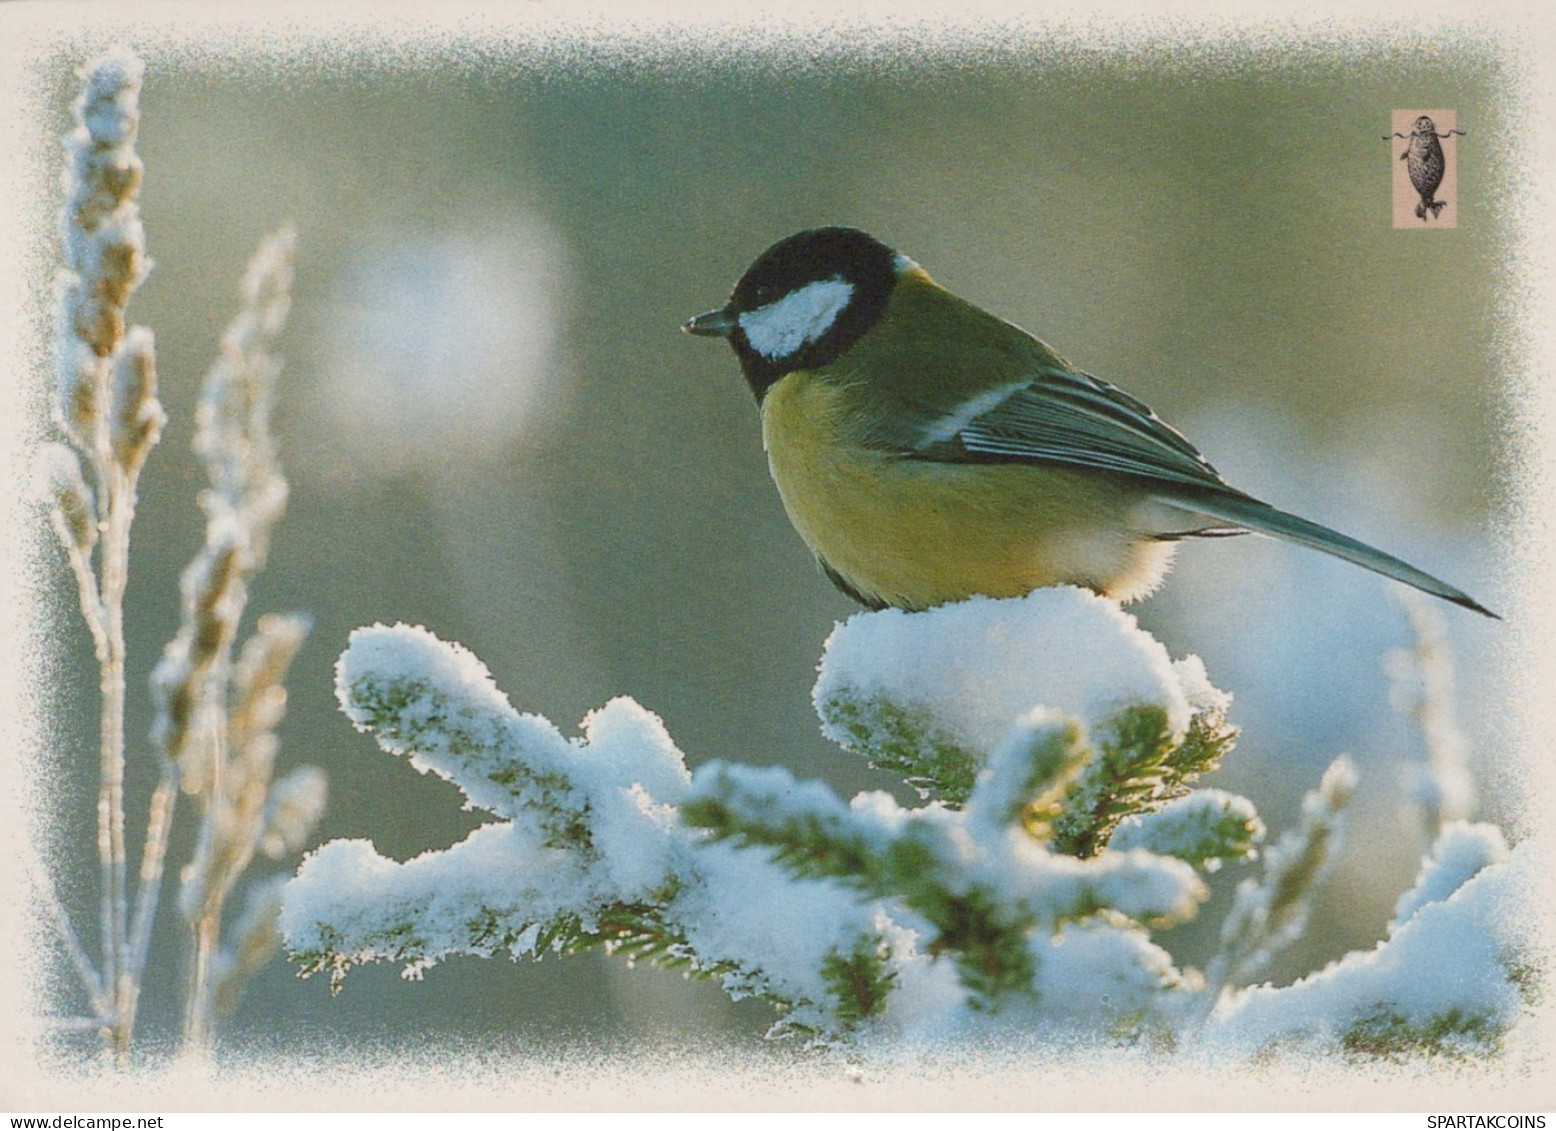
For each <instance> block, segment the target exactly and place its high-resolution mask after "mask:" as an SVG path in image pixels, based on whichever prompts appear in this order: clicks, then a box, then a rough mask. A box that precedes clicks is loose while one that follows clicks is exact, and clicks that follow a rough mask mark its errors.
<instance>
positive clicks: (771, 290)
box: [681, 227, 909, 400]
mask: <svg viewBox="0 0 1556 1131" xmlns="http://www.w3.org/2000/svg"><path fill="white" fill-rule="evenodd" d="M908 262H909V261H907V260H904V259H903V258H902V257H901V256H899V255H897V253H896V252H894V251H892V249H891V248H889V247H887V246H886V245H885V244H883V243H881V242H880V241H879V240H877V239H875V238H874V237H872V236H870V235H867V234H866V233H864V232H861V231H860V230H859V229H857V228H842V227H830V228H812V229H810V230H808V231H804V232H800V233H798V234H797V235H792V236H790V237H788V238H787V239H783V240H779V241H778V242H777V243H775V244H773V246H772V247H770V248H768V249H767V250H766V251H764V252H763V253H762V254H761V255H759V256H758V257H757V259H756V262H754V263H753V264H751V266H750V267H749V268H747V269H746V273H745V274H744V275H742V276H741V277H740V281H739V282H738V283H736V284H735V290H734V292H733V293H732V294H731V295H730V299H729V301H728V302H727V303H725V304H724V305H723V306H722V307H720V308H719V309H717V310H710V311H708V313H706V314H699V315H698V316H697V317H695V318H693V319H691V320H689V321H688V322H686V323H685V324H684V325H683V326H682V327H681V329H683V330H685V331H686V332H687V333H688V334H699V335H704V336H711V337H721V338H728V339H729V343H730V345H731V346H733V347H734V350H735V354H736V356H737V357H738V358H739V359H740V368H741V371H742V372H743V373H744V374H745V378H746V380H747V382H749V383H750V385H751V389H752V391H753V392H755V393H756V396H757V399H758V400H761V398H762V396H763V395H764V394H765V393H766V392H767V390H768V389H769V388H770V387H771V386H772V385H773V384H774V383H776V382H777V381H778V379H779V378H781V377H782V376H783V375H784V374H786V373H792V372H793V371H794V370H796V369H814V368H817V367H819V366H823V365H826V364H827V363H829V362H831V361H833V360H834V359H836V358H837V357H838V356H839V355H840V354H841V353H842V352H843V351H844V350H846V349H847V348H848V347H849V346H851V345H853V344H854V342H856V341H858V340H859V338H860V336H861V335H863V334H864V332H865V331H866V330H868V329H869V328H870V327H871V326H872V325H874V323H875V321H876V320H877V319H878V318H880V316H881V314H882V313H883V312H884V311H885V309H886V302H887V300H888V299H889V298H890V297H891V292H892V288H893V287H894V286H895V285H896V281H897V273H898V271H899V270H901V269H902V268H903V265H904V264H908Z"/></svg>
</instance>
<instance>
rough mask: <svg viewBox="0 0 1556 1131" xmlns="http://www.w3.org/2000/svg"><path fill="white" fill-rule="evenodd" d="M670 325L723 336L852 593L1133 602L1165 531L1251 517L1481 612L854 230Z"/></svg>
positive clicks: (800, 510)
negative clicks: (1268, 498) (1272, 501)
mask: <svg viewBox="0 0 1556 1131" xmlns="http://www.w3.org/2000/svg"><path fill="white" fill-rule="evenodd" d="M682 329H683V330H685V331H686V332H687V333H690V334H696V335H702V336H716V337H722V338H725V339H727V340H728V341H729V343H730V345H731V346H733V347H734V351H735V355H736V357H737V358H738V359H739V363H740V367H741V370H742V373H743V374H744V376H745V379H746V382H747V383H748V384H749V386H750V388H751V390H752V392H753V393H755V394H756V399H757V403H758V404H759V406H760V409H761V415H762V437H763V444H764V446H765V448H766V450H767V458H768V465H769V468H770V470H771V472H772V476H773V479H774V481H775V482H776V484H777V487H778V493H779V495H780V496H781V498H782V500H783V505H784V508H785V510H786V511H787V513H788V516H789V519H790V521H791V522H792V523H793V524H794V527H795V529H796V530H797V531H798V533H799V535H800V537H801V538H802V539H803V540H804V541H805V543H806V545H807V546H808V547H809V548H810V549H811V551H812V552H813V553H814V554H815V556H816V558H817V560H818V562H819V563H820V565H821V567H822V569H823V570H824V571H825V572H826V575H827V576H828V577H829V578H830V579H831V580H832V581H833V583H834V584H836V585H837V587H838V588H839V589H841V590H842V591H843V592H844V593H846V594H848V595H849V596H850V597H853V598H854V599H856V600H858V601H859V602H861V603H862V604H864V605H866V606H869V607H871V608H883V607H887V606H894V607H897V608H903V609H910V610H911V609H924V608H929V607H932V606H935V605H939V604H944V603H946V602H950V601H959V600H963V599H966V598H968V597H972V596H975V595H982V596H988V597H1016V596H1021V595H1023V594H1025V593H1028V592H1030V591H1031V590H1033V589H1036V588H1038V587H1040V586H1046V585H1061V584H1070V585H1077V586H1083V587H1085V588H1089V589H1092V590H1094V591H1096V592H1098V593H1102V594H1105V595H1108V596H1111V597H1113V598H1115V599H1117V600H1119V601H1131V600H1135V599H1137V598H1139V597H1143V596H1145V595H1147V594H1149V593H1151V592H1152V591H1154V590H1155V589H1156V587H1157V586H1158V585H1159V584H1160V582H1161V580H1162V577H1163V575H1164V574H1165V572H1166V570H1167V567H1168V565H1169V564H1170V561H1171V558H1172V555H1173V553H1174V551H1175V548H1176V544H1177V543H1178V542H1179V541H1180V540H1182V539H1185V538H1209V537H1217V536H1223V535H1229V534H1241V533H1246V532H1248V531H1256V532H1259V533H1263V534H1268V535H1273V536H1275V537H1277V538H1283V539H1286V540H1288V541H1291V542H1296V543H1298V544H1301V545H1304V546H1309V547H1312V548H1314V549H1318V550H1323V551H1324V552H1326V553H1329V554H1333V555H1335V556H1336V557H1339V558H1343V559H1344V560H1346V561H1349V562H1354V563H1356V564H1357V565H1361V566H1365V567H1366V568H1368V569H1371V570H1375V571H1377V572H1378V573H1381V574H1383V575H1385V576H1387V577H1392V578H1394V579H1396V580H1398V581H1402V582H1404V583H1405V584H1407V585H1412V586H1414V587H1415V588H1417V589H1420V590H1422V591H1424V592H1426V593H1430V594H1433V595H1434V596H1437V597H1441V598H1443V599H1444V600H1446V601H1451V602H1453V603H1454V604H1457V605H1462V606H1463V607H1465V608H1467V609H1473V610H1474V611H1475V612H1478V613H1483V614H1485V615H1486V616H1493V617H1494V616H1495V615H1496V614H1495V613H1492V612H1491V611H1490V610H1488V609H1486V608H1485V607H1484V606H1482V605H1481V604H1480V603H1479V602H1477V601H1475V600H1474V599H1473V598H1471V597H1470V596H1469V595H1468V594H1466V593H1464V592H1462V591H1461V590H1459V589H1456V588H1454V587H1453V586H1451V585H1449V584H1447V583H1446V582H1443V581H1440V580H1438V579H1437V578H1435V577H1433V576H1431V575H1430V574H1427V573H1424V572H1422V571H1421V570H1419V569H1416V568H1415V567H1414V566H1411V565H1408V564H1406V563H1405V562H1403V561H1401V560H1399V559H1398V558H1395V557H1392V556H1391V555H1389V554H1386V553H1383V552H1382V551H1381V550H1377V549H1374V548H1373V547H1371V546H1368V545H1366V544H1365V543H1362V542H1358V541H1357V540H1355V539H1354V538H1349V537H1347V536H1346V535H1344V534H1340V533H1337V532H1336V531H1333V530H1330V529H1328V528H1326V527H1323V526H1320V525H1318V524H1317V523H1313V522H1309V521H1307V520H1306V519H1303V518H1298V517H1297V516H1296V515H1292V514H1288V513H1286V512H1284V511H1281V510H1277V509H1276V508H1274V507H1272V506H1269V505H1268V504H1266V503H1263V502H1260V501H1259V500H1258V499H1256V498H1254V497H1253V496H1251V495H1247V494H1244V493H1243V492H1241V491H1239V490H1237V489H1236V488H1234V487H1232V486H1230V485H1229V484H1228V483H1227V482H1226V481H1225V480H1224V479H1222V477H1221V475H1220V474H1219V473H1218V472H1217V471H1216V470H1215V468H1213V467H1212V466H1211V465H1210V464H1209V463H1208V462H1207V461H1206V460H1205V458H1204V457H1203V456H1202V455H1200V453H1199V452H1198V451H1197V450H1196V449H1195V448H1194V446H1193V445H1192V444H1190V443H1189V441H1188V440H1186V439H1185V438H1184V437H1183V436H1182V435H1181V434H1180V433H1179V432H1178V431H1177V430H1176V429H1174V428H1171V427H1169V426H1168V425H1167V424H1166V423H1164V422H1163V421H1162V420H1161V419H1160V418H1159V417H1158V416H1157V415H1156V414H1155V413H1154V412H1152V411H1151V410H1150V409H1149V408H1147V407H1146V406H1145V405H1144V404H1142V403H1141V402H1140V401H1138V400H1136V399H1135V398H1134V397H1132V396H1130V395H1129V394H1128V393H1125V392H1124V391H1123V390H1121V389H1118V388H1116V387H1115V386H1113V385H1110V384H1108V383H1107V382H1106V381H1101V380H1098V379H1097V378H1095V377H1092V376H1090V375H1089V374H1087V373H1084V372H1082V371H1081V370H1079V369H1077V368H1075V367H1074V366H1072V365H1070V364H1069V363H1068V362H1066V361H1065V360H1064V359H1062V358H1061V357H1059V355H1058V354H1056V353H1054V351H1053V350H1051V349H1050V348H1049V347H1048V346H1047V345H1046V344H1044V343H1043V342H1041V341H1039V340H1038V339H1037V338H1036V337H1034V336H1033V335H1031V334H1029V333H1027V332H1026V331H1025V330H1023V329H1021V328H1020V327H1018V326H1014V325H1012V324H1011V323H1009V322H1006V321H1004V320H1003V319H1000V318H997V317H995V316H994V315H992V314H990V313H988V312H986V311H984V310H982V309H980V308H979V307H977V306H974V305H973V304H972V303H969V302H967V301H965V300H963V299H961V298H958V297H957V296H956V295H954V294H952V293H951V292H950V291H947V290H945V289H944V288H943V287H941V286H939V285H938V284H937V283H935V282H934V281H933V280H932V279H931V278H930V276H929V275H928V273H926V272H925V271H924V269H923V268H922V267H920V266H919V265H918V264H917V263H915V262H914V261H913V260H911V259H909V258H908V257H907V256H905V255H899V254H898V253H896V252H895V251H893V250H892V249H891V248H889V247H887V246H886V245H885V244H883V243H881V242H880V241H878V240H876V239H874V238H873V237H871V236H869V235H867V234H866V233H864V232H862V231H859V230H858V229H856V228H845V227H825V228H815V229H812V230H809V231H804V232H800V233H798V234H797V235H793V236H790V237H788V238H787V239H784V240H780V241H779V242H778V243H776V244H774V245H773V246H772V247H770V248H768V249H767V250H766V251H765V252H763V253H762V254H761V255H760V256H759V257H758V258H757V259H756V261H755V262H754V263H753V264H752V265H751V267H750V268H749V269H748V270H747V271H746V273H745V274H744V275H743V276H742V277H741V279H740V281H739V282H738V283H737V284H736V285H735V289H734V292H733V294H732V295H731V297H730V299H729V301H728V302H727V303H726V304H725V305H724V306H722V307H720V308H719V309H717V310H711V311H709V312H707V313H706V314H700V315H698V316H696V317H695V318H692V319H690V320H689V321H687V322H686V323H685V324H684V325H683V326H682Z"/></svg>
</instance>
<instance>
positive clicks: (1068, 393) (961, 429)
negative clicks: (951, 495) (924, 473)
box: [904, 367, 1232, 491]
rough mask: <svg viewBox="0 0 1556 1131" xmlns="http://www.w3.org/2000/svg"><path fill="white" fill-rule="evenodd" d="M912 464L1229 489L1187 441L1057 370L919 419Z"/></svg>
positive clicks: (1133, 406) (1145, 413) (1098, 387)
mask: <svg viewBox="0 0 1556 1131" xmlns="http://www.w3.org/2000/svg"><path fill="white" fill-rule="evenodd" d="M915 440H916V442H914V443H913V444H912V445H911V448H912V450H911V451H908V452H905V453H904V454H905V455H908V456H910V457H912V458H916V459H927V460H937V461H941V462H953V463H1060V464H1069V465H1071V466H1075V467H1089V468H1094V469H1096V470H1098V471H1111V472H1115V473H1118V474H1121V475H1133V476H1139V477H1141V478H1143V479H1147V480H1152V481H1155V482H1157V483H1161V484H1164V485H1165V484H1180V485H1183V486H1189V487H1197V488H1211V489H1221V490H1226V491H1231V490H1232V488H1230V487H1228V486H1227V484H1226V481H1225V480H1223V479H1222V478H1221V476H1220V474H1219V473H1217V471H1216V469H1215V468H1214V467H1212V466H1211V465H1210V463H1209V461H1207V460H1206V459H1205V457H1204V456H1202V455H1200V454H1199V451H1198V450H1197V449H1196V448H1195V447H1194V445H1193V444H1191V443H1189V442H1188V440H1186V439H1185V438H1184V437H1183V435H1182V434H1181V433H1179V432H1178V431H1177V430H1176V429H1175V428H1173V427H1171V426H1170V425H1168V424H1167V423H1166V422H1165V421H1163V420H1162V419H1161V418H1160V417H1159V416H1157V415H1156V414H1155V413H1154V412H1152V411H1151V410H1150V409H1149V408H1147V407H1146V406H1145V405H1144V404H1142V403H1140V402H1139V401H1137V400H1136V399H1135V398H1134V397H1131V396H1130V395H1129V394H1128V393H1126V392H1124V391H1123V390H1122V389H1119V388H1117V387H1115V386H1113V385H1110V384H1108V383H1107V382H1106V381H1100V380H1098V379H1097V378H1095V377H1092V376H1090V375H1089V374H1086V373H1077V372H1074V371H1071V370H1066V369H1059V368H1057V367H1055V368H1050V369H1047V370H1045V371H1044V372H1043V373H1042V375H1041V376H1039V377H1037V378H1036V379H1035V380H1030V381H1021V382H1013V383H1011V384H1009V385H1005V386H1002V387H1000V388H998V389H995V390H992V391H990V392H988V393H985V394H983V395H982V396H980V397H974V398H971V399H969V400H968V401H967V402H965V403H964V404H962V405H960V406H958V407H957V408H955V409H953V410H952V411H951V412H949V413H945V414H942V415H941V416H939V417H936V418H933V419H924V420H921V421H919V422H918V430H917V436H916V438H915Z"/></svg>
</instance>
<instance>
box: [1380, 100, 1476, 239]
mask: <svg viewBox="0 0 1556 1131" xmlns="http://www.w3.org/2000/svg"><path fill="white" fill-rule="evenodd" d="M1463 133H1464V131H1463V130H1449V131H1448V132H1447V133H1445V134H1440V133H1438V132H1437V125H1436V123H1435V122H1433V121H1432V119H1431V118H1429V117H1427V116H1426V115H1425V114H1422V115H1421V116H1420V117H1419V118H1417V119H1416V120H1415V126H1414V127H1413V128H1412V130H1411V132H1410V144H1409V145H1408V146H1407V147H1406V148H1405V151H1404V152H1403V153H1401V154H1400V155H1399V159H1400V160H1401V161H1404V162H1406V165H1405V168H1406V170H1408V171H1409V173H1410V183H1411V184H1412V185H1414V186H1415V190H1416V192H1418V193H1419V194H1420V195H1421V202H1420V203H1419V204H1417V205H1416V218H1417V219H1419V220H1423V221H1424V220H1425V219H1426V214H1427V213H1428V212H1430V213H1431V214H1432V217H1433V219H1436V217H1437V216H1438V214H1440V213H1441V212H1442V210H1443V209H1444V208H1446V207H1447V206H1448V202H1447V201H1446V200H1438V199H1437V188H1438V186H1439V185H1441V184H1442V183H1443V171H1444V170H1445V169H1446V168H1447V167H1448V162H1447V158H1446V157H1445V156H1444V155H1443V146H1442V141H1443V140H1445V139H1447V138H1449V137H1452V136H1453V135H1454V134H1460V135H1462V134H1463ZM1404 136H1405V135H1404V134H1395V135H1394V137H1404Z"/></svg>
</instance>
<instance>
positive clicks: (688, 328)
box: [681, 307, 736, 338]
mask: <svg viewBox="0 0 1556 1131" xmlns="http://www.w3.org/2000/svg"><path fill="white" fill-rule="evenodd" d="M735 324H736V323H735V315H734V314H732V313H731V312H730V310H729V308H728V307H720V308H719V309H718V310H710V311H708V313H706V314H699V315H697V317H696V318H689V319H687V320H686V321H685V322H684V323H682V324H681V329H682V330H684V331H685V332H686V333H688V334H696V335H697V336H698V337H699V338H727V337H729V336H730V334H732V333H733V332H734V329H735Z"/></svg>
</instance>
